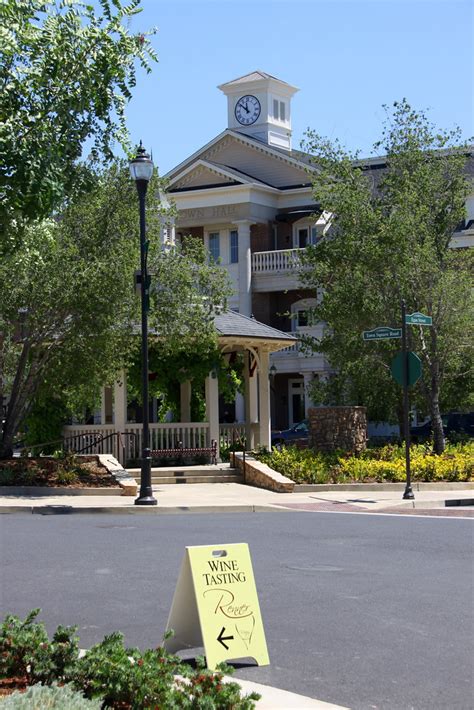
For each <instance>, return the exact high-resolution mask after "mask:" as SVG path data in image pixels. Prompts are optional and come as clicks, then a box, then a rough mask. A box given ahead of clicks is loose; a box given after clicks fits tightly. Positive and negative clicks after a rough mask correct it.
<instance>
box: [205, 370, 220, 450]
mask: <svg viewBox="0 0 474 710" xmlns="http://www.w3.org/2000/svg"><path fill="white" fill-rule="evenodd" d="M213 375H214V376H213ZM206 418H207V421H208V422H209V440H210V441H209V443H211V442H212V440H214V441H217V460H218V461H220V456H219V445H220V433H219V380H218V379H217V377H216V373H215V372H210V373H209V376H208V377H206Z"/></svg>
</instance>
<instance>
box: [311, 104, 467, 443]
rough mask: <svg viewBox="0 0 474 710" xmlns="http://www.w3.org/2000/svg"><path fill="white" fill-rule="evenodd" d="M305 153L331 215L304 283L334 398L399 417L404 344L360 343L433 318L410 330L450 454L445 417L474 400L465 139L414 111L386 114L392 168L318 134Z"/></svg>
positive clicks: (438, 436) (426, 396) (380, 147)
mask: <svg viewBox="0 0 474 710" xmlns="http://www.w3.org/2000/svg"><path fill="white" fill-rule="evenodd" d="M307 148H308V149H309V151H310V152H311V153H312V155H313V161H314V164H315V166H316V168H317V174H316V176H315V178H314V182H313V192H314V197H315V199H316V201H317V202H318V203H319V204H320V205H321V206H322V207H324V209H325V210H327V211H328V212H329V213H330V214H331V215H332V226H331V229H330V230H329V232H328V236H327V237H325V238H323V239H321V240H320V242H319V243H318V244H317V245H316V246H315V247H313V248H309V249H308V250H307V252H308V253H307V255H306V257H304V258H303V267H304V268H303V269H302V274H301V276H302V281H303V283H304V284H305V285H306V286H309V287H313V288H318V289H320V291H319V293H321V297H320V301H319V303H318V305H317V307H316V308H315V311H314V313H313V317H314V318H315V319H317V320H318V321H323V322H325V323H326V325H327V327H326V330H325V335H324V337H323V339H322V341H321V342H320V343H318V344H317V349H318V350H320V351H322V352H324V353H325V354H326V356H327V358H328V360H329V362H330V363H331V365H332V366H333V367H334V369H335V375H334V378H333V380H332V381H331V382H330V383H329V386H328V387H326V394H328V392H329V393H330V395H329V396H332V397H333V398H334V399H335V400H336V401H345V402H347V401H352V402H353V403H357V404H368V405H369V409H370V410H371V412H372V416H373V414H374V413H375V414H376V418H378V419H383V418H390V417H393V416H394V415H396V414H397V413H398V412H399V410H400V392H399V389H397V387H396V386H395V385H394V383H393V382H392V381H391V379H390V372H389V367H390V361H391V360H392V358H393V357H394V355H395V353H396V351H397V350H399V348H400V343H399V341H398V342H397V341H385V342H383V343H380V342H367V343H364V342H363V340H362V337H361V336H362V331H363V330H369V329H372V328H374V327H376V326H379V325H387V326H392V327H399V326H400V317H401V316H400V303H401V299H402V298H404V299H405V300H406V302H407V309H408V313H410V312H413V311H421V312H423V313H425V314H427V315H430V316H432V318H433V327H431V328H424V329H422V328H420V327H410V326H409V329H410V338H411V345H410V348H411V349H412V350H414V351H415V352H417V353H418V354H419V356H420V357H421V359H422V363H423V377H422V380H421V382H420V384H419V385H418V386H417V389H416V390H415V397H417V398H418V401H420V402H424V406H425V410H427V411H429V412H430V414H431V417H432V421H433V430H434V446H435V451H436V452H437V453H440V452H442V451H443V449H444V438H443V429H442V422H441V417H440V406H442V405H445V404H450V403H452V400H450V397H452V395H453V394H454V393H456V394H457V396H460V393H461V391H462V390H464V392H465V395H464V398H461V399H458V400H457V404H458V405H459V404H464V403H466V401H467V398H468V395H467V393H468V392H469V391H470V392H471V393H472V387H471V388H470V387H469V382H470V383H471V385H472V374H473V370H472V354H473V352H472V339H471V338H470V334H469V330H470V325H469V324H470V323H471V324H472V316H473V310H474V309H473V288H472V286H473V284H472V265H473V256H472V252H471V251H470V250H466V249H452V248H450V241H451V237H452V234H453V232H454V231H455V229H456V226H457V225H458V224H459V223H460V222H461V221H462V220H463V219H464V216H465V211H464V210H465V200H466V196H467V195H468V193H469V190H470V185H469V181H468V177H467V173H466V163H467V160H468V157H469V150H468V148H467V147H466V146H465V145H464V144H463V143H462V142H461V138H460V134H459V132H458V131H457V130H454V131H437V130H435V129H434V128H433V126H432V125H431V124H430V123H429V121H428V119H427V117H426V115H425V114H424V113H423V112H417V111H415V110H413V109H412V108H411V107H410V106H409V104H408V103H407V102H406V101H405V100H404V101H402V102H400V103H395V104H394V106H393V109H392V110H388V109H387V120H386V123H385V126H384V130H383V134H382V139H381V141H380V142H379V143H378V144H376V150H377V151H382V152H383V153H384V154H385V159H384V163H385V164H384V166H383V167H380V166H379V167H378V168H375V166H372V168H371V166H370V164H368V163H367V161H365V162H364V161H359V160H358V156H357V155H353V154H350V153H348V152H347V151H345V150H344V149H343V148H342V147H341V145H340V144H339V143H338V142H336V143H332V142H330V141H328V140H326V139H323V138H321V137H319V136H317V135H316V134H314V133H309V134H308V141H307ZM443 392H444V393H445V396H444V395H443ZM471 397H472V394H471Z"/></svg>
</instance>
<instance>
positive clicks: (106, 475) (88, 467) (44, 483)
mask: <svg viewBox="0 0 474 710" xmlns="http://www.w3.org/2000/svg"><path fill="white" fill-rule="evenodd" d="M0 486H32V487H48V488H117V487H118V485H117V482H116V480H115V479H114V477H113V476H112V475H111V474H110V472H109V471H108V470H107V469H106V467H105V466H103V465H102V464H101V463H100V462H99V459H98V457H97V456H75V455H74V454H66V455H62V454H61V455H59V456H57V457H56V456H40V457H38V458H28V457H24V458H13V459H2V460H0Z"/></svg>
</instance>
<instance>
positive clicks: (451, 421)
mask: <svg viewBox="0 0 474 710" xmlns="http://www.w3.org/2000/svg"><path fill="white" fill-rule="evenodd" d="M441 419H442V422H443V431H444V435H445V436H446V437H448V439H449V437H450V436H452V435H453V434H454V435H456V436H462V435H465V436H468V437H471V438H474V412H465V413H463V412H448V414H442V415H441ZM410 436H411V440H412V441H413V443H414V444H417V443H421V442H424V441H429V440H430V439H431V437H432V427H431V419H429V420H428V421H427V422H425V423H424V424H421V425H420V426H414V427H411V429H410Z"/></svg>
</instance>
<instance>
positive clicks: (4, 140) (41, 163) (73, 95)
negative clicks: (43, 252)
mask: <svg viewBox="0 0 474 710" xmlns="http://www.w3.org/2000/svg"><path fill="white" fill-rule="evenodd" d="M139 3H140V0H130V2H129V3H128V4H124V3H123V2H121V0H99V2H97V3H96V4H95V6H94V5H92V4H88V3H84V2H81V1H80V0H54V1H53V0H2V2H1V3H0V86H1V92H0V155H1V156H2V157H1V163H0V229H1V230H2V232H3V234H2V235H1V236H0V248H1V247H2V243H3V247H4V248H5V246H6V238H7V237H8V236H9V237H10V239H13V237H17V238H18V237H20V236H21V234H20V233H19V230H18V222H19V221H23V220H25V219H39V218H43V217H49V216H50V215H51V213H52V211H53V210H54V209H56V208H58V207H59V206H60V205H61V203H62V201H63V199H64V198H66V197H67V199H68V200H69V199H71V198H72V196H73V194H74V193H75V192H76V191H77V190H79V189H82V188H84V187H86V186H87V184H88V182H89V180H90V172H89V171H88V170H85V169H84V165H83V164H82V163H81V162H79V159H80V158H81V155H82V151H83V149H84V145H85V142H86V141H88V145H90V151H91V156H92V158H93V159H98V158H102V159H106V160H108V159H110V158H111V157H112V148H113V145H114V143H117V142H118V143H119V144H121V145H122V147H124V148H125V149H127V148H128V138H127V131H126V127H125V107H126V104H127V101H128V100H129V99H130V97H131V90H132V88H133V87H134V86H135V80H136V79H135V65H136V63H137V62H138V64H139V65H141V66H142V67H143V68H144V69H145V70H146V71H149V70H150V61H154V60H155V59H156V56H155V52H154V50H153V48H152V47H151V45H150V42H149V39H148V35H149V34H152V33H153V32H154V31H153V30H152V32H151V33H146V34H144V33H139V34H135V35H134V34H131V33H130V31H129V29H128V26H127V25H128V23H129V20H130V18H131V17H132V16H133V15H136V14H137V13H138V12H140V8H139ZM12 225H13V227H14V229H13V230H12V232H10V229H9V228H10V227H11V226H12ZM0 253H1V252H0Z"/></svg>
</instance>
